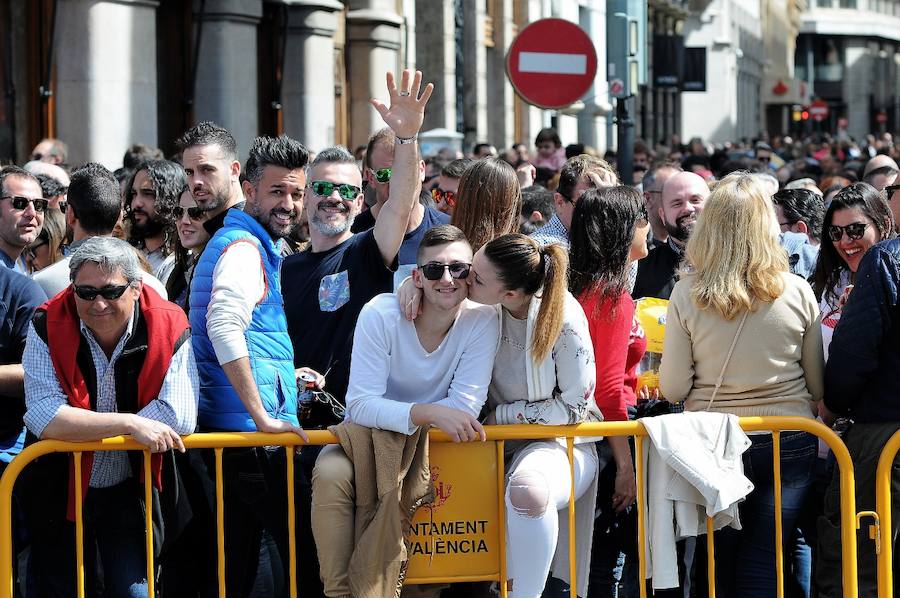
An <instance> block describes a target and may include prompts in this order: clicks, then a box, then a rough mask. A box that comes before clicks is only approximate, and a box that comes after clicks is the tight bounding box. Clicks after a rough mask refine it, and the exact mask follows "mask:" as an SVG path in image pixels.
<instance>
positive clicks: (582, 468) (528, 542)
mask: <svg viewBox="0 0 900 598" xmlns="http://www.w3.org/2000/svg"><path fill="white" fill-rule="evenodd" d="M574 454H575V499H576V500H577V499H579V498H581V496H582V495H583V494H584V493H585V491H586V490H587V489H588V487H590V485H591V482H592V481H593V480H594V476H595V475H596V474H597V467H598V464H597V455H596V453H595V452H594V451H593V450H591V445H590V444H579V445H575V451H574ZM571 485H572V480H571V477H570V475H569V459H568V457H567V456H566V449H565V447H564V446H563V445H561V444H559V443H558V442H556V441H553V440H549V441H541V442H530V443H528V444H527V445H525V446H523V447H522V448H520V449H518V450H517V451H516V453H515V455H514V457H513V467H512V468H510V470H509V471H508V472H507V474H506V563H507V577H508V578H509V579H510V580H511V581H512V584H511V587H510V592H509V594H510V596H514V597H515V598H537V597H538V596H540V595H541V592H542V591H543V589H544V584H545V582H546V581H547V574H548V573H549V572H550V564H551V562H552V561H553V555H554V553H555V552H556V542H557V537H558V533H559V516H558V511H559V510H560V509H566V508H567V507H568V504H569V491H570V488H571Z"/></svg>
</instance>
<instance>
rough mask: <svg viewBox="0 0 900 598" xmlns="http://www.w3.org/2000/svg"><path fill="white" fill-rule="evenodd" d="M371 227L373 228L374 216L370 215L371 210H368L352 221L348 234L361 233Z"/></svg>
mask: <svg viewBox="0 0 900 598" xmlns="http://www.w3.org/2000/svg"><path fill="white" fill-rule="evenodd" d="M373 226H375V215H374V214H372V208H369V209H368V210H366V211H365V212H360V213H359V214H357V216H356V218H354V219H353V224H352V225H350V232H352V233H354V234H355V233H362V232H365V231H367V230H369V229H370V228H372V227H373Z"/></svg>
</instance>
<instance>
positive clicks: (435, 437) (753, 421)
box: [0, 416, 858, 598]
mask: <svg viewBox="0 0 900 598" xmlns="http://www.w3.org/2000/svg"><path fill="white" fill-rule="evenodd" d="M740 425H741V427H742V428H743V429H744V430H745V431H747V432H773V433H774V432H781V431H793V430H797V431H804V432H809V433H811V434H814V435H816V436H818V437H819V438H821V439H822V440H824V441H825V442H826V443H827V444H828V446H829V447H830V448H831V450H832V451H833V452H834V455H835V458H836V460H837V463H838V466H839V468H840V476H841V543H842V548H843V561H844V562H843V573H842V574H843V589H844V596H846V597H847V598H856V596H857V593H858V587H857V579H856V575H855V570H856V565H855V564H856V540H855V538H856V529H857V521H856V498H855V494H854V480H853V465H852V462H851V459H850V454H849V452H848V450H847V447H846V446H845V445H844V443H843V442H842V441H841V439H840V437H838V435H837V434H835V433H834V432H833V431H832V430H831V429H830V428H828V427H826V426H824V425H823V424H821V423H819V422H817V421H816V420H813V419H809V418H803V417H782V416H768V417H742V418H740ZM485 432H486V435H487V440H489V441H506V440H540V439H552V438H575V437H583V436H634V437H636V438H639V439H643V438H644V437H646V436H647V432H646V430H645V429H644V426H643V424H641V422H640V421H627V422H600V423H584V424H577V425H571V426H542V425H529V424H515V425H502V426H485ZM307 434H308V436H309V442H305V441H304V440H303V439H302V438H300V437H299V436H297V435H296V434H293V433H282V434H267V433H260V432H214V433H198V434H190V435H188V436H185V437H184V438H183V441H184V445H185V448H187V449H218V448H236V447H252V446H296V447H303V446H306V445H323V444H336V443H338V439H337V437H336V436H335V435H334V434H332V433H331V432H328V431H327V430H309V431H307ZM429 439H430V440H431V441H436V442H452V440H451V438H450V437H449V436H448V435H447V434H445V433H443V432H441V431H440V430H430V431H429ZM121 450H137V451H142V452H144V453H145V458H148V454H149V451H148V449H147V447H146V446H144V445H142V444H140V443H138V442H137V441H136V440H134V439H133V438H131V437H127V436H117V437H112V438H106V439H103V440H99V441H92V442H67V441H60V440H43V441H41V442H37V443H35V444H33V445H31V446H28V447H26V448H25V449H24V450H23V451H22V452H21V453H20V454H19V455H18V456H17V457H16V458H15V459H14V460H13V461H12V462H11V463H10V464H9V465H8V466H7V468H6V470H5V472H4V474H3V477H2V478H0V526H3V527H5V528H6V529H10V528H9V524H10V522H11V521H12V500H11V499H12V490H13V486H14V484H15V482H16V479H17V478H18V475H19V474H20V473H21V471H22V470H23V469H24V468H25V467H26V466H27V465H28V463H30V462H31V461H33V460H34V459H36V458H38V457H40V456H42V455H47V454H51V453H62V452H88V451H121ZM11 563H12V538H11V534H9V533H5V534H0V579H11V578H10V577H9V575H10V573H11V572H10V571H9V568H10V565H11ZM7 587H8V586H7V583H0V597H2V596H4V595H5V590H7ZM10 589H11V587H10Z"/></svg>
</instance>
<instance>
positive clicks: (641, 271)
mask: <svg viewBox="0 0 900 598" xmlns="http://www.w3.org/2000/svg"><path fill="white" fill-rule="evenodd" d="M683 255H684V254H683V253H682V252H681V251H679V250H677V249H675V248H674V247H673V246H672V242H671V241H669V242H667V243H660V244H659V245H657V246H656V247H654V248H653V249H652V250H650V253H649V254H648V255H647V257H645V258H644V259H642V260H641V261H639V262H638V273H637V280H636V281H635V283H634V292H633V293H631V296H632V297H634V298H635V299H640V298H642V297H656V298H658V299H668V298H669V295H671V294H672V288H673V287H674V286H675V282H676V281H677V280H678V278H677V277H676V276H675V273H676V272H677V271H678V265H679V264H680V263H681V259H682V256H683Z"/></svg>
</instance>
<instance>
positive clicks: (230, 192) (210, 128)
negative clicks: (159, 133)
mask: <svg viewBox="0 0 900 598" xmlns="http://www.w3.org/2000/svg"><path fill="white" fill-rule="evenodd" d="M175 144H176V145H177V146H178V149H180V150H181V163H182V164H183V165H184V172H185V174H187V177H188V185H190V188H191V194H192V195H193V196H194V201H196V202H197V205H198V206H200V207H201V208H202V209H203V211H204V212H208V213H209V214H208V215H209V219H208V220H207V221H206V222H204V223H203V228H205V229H206V232H208V233H209V234H210V236H212V235H214V234H216V231H217V230H219V229H220V228H222V224H223V223H224V222H225V213H226V212H228V210H229V209H230V208H234V207H240V206H242V205H243V203H244V196H243V194H242V193H241V182H240V176H241V163H240V162H238V159H237V143H236V142H235V140H234V137H233V136H232V135H231V133H229V132H228V131H227V130H225V129H223V128H222V127H220V126H219V125H217V124H216V123H214V122H209V121H204V122H202V123H199V124H197V125H195V126H193V127H191V128H190V129H188V130H187V131H186V132H185V134H184V135H182V136H181V137H180V138H179V139H178V140H177V141H176V142H175Z"/></svg>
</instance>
